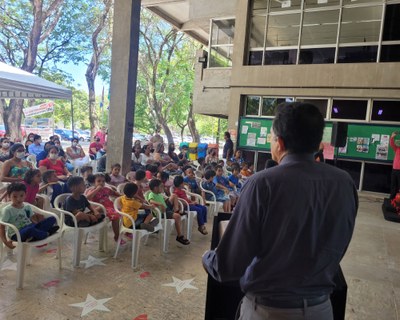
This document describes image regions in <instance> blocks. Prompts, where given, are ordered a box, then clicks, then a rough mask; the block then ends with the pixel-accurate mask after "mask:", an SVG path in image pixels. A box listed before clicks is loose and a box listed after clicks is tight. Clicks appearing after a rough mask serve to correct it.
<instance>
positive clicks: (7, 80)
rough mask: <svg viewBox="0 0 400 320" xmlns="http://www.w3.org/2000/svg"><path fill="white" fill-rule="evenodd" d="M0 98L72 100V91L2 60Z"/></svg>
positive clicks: (0, 65) (0, 66) (0, 67)
mask: <svg viewBox="0 0 400 320" xmlns="http://www.w3.org/2000/svg"><path fill="white" fill-rule="evenodd" d="M0 98H10V99H13V98H14V99H38V98H42V99H65V100H72V91H71V90H70V89H67V88H64V87H62V86H60V85H58V84H55V83H53V82H50V81H47V80H45V79H42V78H40V77H38V76H35V75H34V74H32V73H29V72H26V71H23V70H21V69H18V68H15V67H11V66H9V65H7V64H5V63H3V62H0Z"/></svg>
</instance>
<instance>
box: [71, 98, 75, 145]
mask: <svg viewBox="0 0 400 320" xmlns="http://www.w3.org/2000/svg"><path fill="white" fill-rule="evenodd" d="M71 123H72V138H75V133H74V129H75V128H74V103H73V98H71Z"/></svg>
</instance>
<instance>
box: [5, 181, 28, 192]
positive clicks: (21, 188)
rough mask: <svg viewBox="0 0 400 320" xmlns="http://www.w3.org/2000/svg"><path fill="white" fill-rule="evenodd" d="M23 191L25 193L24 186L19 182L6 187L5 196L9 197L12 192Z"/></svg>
mask: <svg viewBox="0 0 400 320" xmlns="http://www.w3.org/2000/svg"><path fill="white" fill-rule="evenodd" d="M18 191H24V192H26V186H25V185H24V184H23V183H20V182H13V183H11V184H10V185H9V186H8V187H7V194H8V195H10V194H11V193H13V192H18Z"/></svg>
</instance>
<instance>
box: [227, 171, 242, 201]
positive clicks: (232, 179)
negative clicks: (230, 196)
mask: <svg viewBox="0 0 400 320" xmlns="http://www.w3.org/2000/svg"><path fill="white" fill-rule="evenodd" d="M239 174H240V166H239V164H238V163H233V164H232V174H231V175H230V176H229V178H228V180H229V184H233V185H234V186H235V187H236V191H233V193H235V194H236V195H237V196H238V197H239V194H240V189H241V188H242V184H241V183H240V182H239V179H240V176H239ZM231 192H232V191H231Z"/></svg>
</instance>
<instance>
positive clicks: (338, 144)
mask: <svg viewBox="0 0 400 320" xmlns="http://www.w3.org/2000/svg"><path fill="white" fill-rule="evenodd" d="M347 128H348V125H347V123H346V122H333V123H332V137H331V146H333V147H334V148H335V152H334V163H335V166H337V153H338V148H343V147H344V146H345V145H346V143H347Z"/></svg>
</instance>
